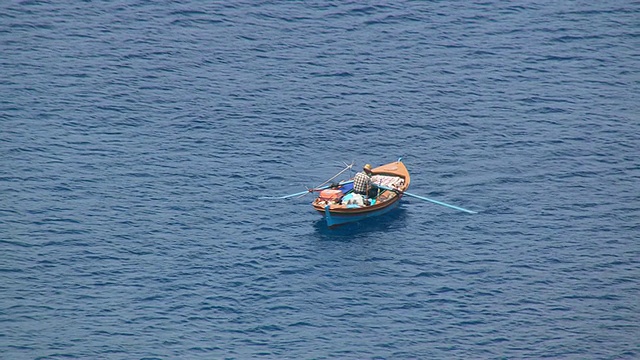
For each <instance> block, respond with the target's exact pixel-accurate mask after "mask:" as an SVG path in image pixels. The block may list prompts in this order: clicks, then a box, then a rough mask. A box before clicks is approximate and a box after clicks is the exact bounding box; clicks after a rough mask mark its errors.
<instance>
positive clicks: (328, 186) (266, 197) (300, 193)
mask: <svg viewBox="0 0 640 360" xmlns="http://www.w3.org/2000/svg"><path fill="white" fill-rule="evenodd" d="M352 182H353V180H349V181H343V182H340V183H338V185H345V184H348V183H352ZM331 186H333V184H330V185H325V186H321V187H318V188H315V189H309V190H305V191H300V192H298V193H295V194H289V195H284V196H263V197H261V198H260V199H262V200H264V199H267V200H275V199H289V198H292V197H296V196H301V195H306V194H308V193H310V192H317V191H322V190H324V189H328V188H330V187H331Z"/></svg>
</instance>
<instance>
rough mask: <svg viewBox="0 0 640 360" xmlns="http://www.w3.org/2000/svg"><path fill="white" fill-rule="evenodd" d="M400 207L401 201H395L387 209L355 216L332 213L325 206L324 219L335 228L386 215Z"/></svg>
mask: <svg viewBox="0 0 640 360" xmlns="http://www.w3.org/2000/svg"><path fill="white" fill-rule="evenodd" d="M398 200H399V199H398ZM398 206H400V201H395V202H394V203H393V204H390V205H388V206H387V207H384V208H381V209H378V210H376V211H369V212H361V213H353V214H342V213H332V212H331V210H330V206H329V205H327V206H325V210H324V217H325V220H326V221H327V226H328V227H334V226H338V225H343V224H348V223H352V222H356V221H362V220H364V219H368V218H372V217H376V216H380V215H384V214H386V213H388V212H390V211H392V210H394V209H396V208H397V207H398Z"/></svg>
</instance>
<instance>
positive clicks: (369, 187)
mask: <svg viewBox="0 0 640 360" xmlns="http://www.w3.org/2000/svg"><path fill="white" fill-rule="evenodd" d="M353 192H355V193H356V194H360V195H362V196H365V197H368V198H370V199H373V198H375V197H376V195H378V189H377V188H376V187H375V184H374V183H373V182H372V181H371V165H370V164H366V165H365V166H363V167H362V171H360V172H359V173H357V174H356V176H355V177H354V178H353Z"/></svg>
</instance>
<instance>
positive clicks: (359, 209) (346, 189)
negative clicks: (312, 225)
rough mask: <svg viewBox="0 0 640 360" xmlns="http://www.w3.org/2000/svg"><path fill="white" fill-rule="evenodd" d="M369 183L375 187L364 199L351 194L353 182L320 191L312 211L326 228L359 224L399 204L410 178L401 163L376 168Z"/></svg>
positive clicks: (345, 182)
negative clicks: (367, 197) (321, 217)
mask: <svg viewBox="0 0 640 360" xmlns="http://www.w3.org/2000/svg"><path fill="white" fill-rule="evenodd" d="M371 173H372V176H371V179H372V182H373V183H374V184H376V185H378V186H379V187H378V193H377V195H376V196H375V198H372V199H364V198H360V195H357V194H354V193H353V180H350V181H344V182H341V183H339V184H337V185H336V186H333V187H331V188H328V189H324V190H322V191H321V192H320V193H319V195H318V197H317V198H316V199H315V200H314V201H313V203H312V205H313V208H314V209H315V210H316V211H318V212H319V213H321V214H322V215H323V216H324V217H325V219H326V221H327V226H329V227H333V226H336V225H340V224H345V223H350V222H354V221H360V220H363V219H366V218H370V217H374V216H379V215H383V214H386V213H388V212H389V211H391V210H393V209H395V208H397V207H398V206H399V205H400V199H401V198H402V195H403V194H404V193H405V191H406V190H407V189H409V183H410V182H411V177H410V176H409V171H408V170H407V168H406V167H405V166H404V164H403V163H402V161H401V160H400V159H399V160H398V161H395V162H392V163H389V164H385V165H382V166H378V167H376V168H374V169H372V171H371Z"/></svg>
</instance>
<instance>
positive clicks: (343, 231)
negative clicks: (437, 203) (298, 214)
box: [313, 207, 407, 241]
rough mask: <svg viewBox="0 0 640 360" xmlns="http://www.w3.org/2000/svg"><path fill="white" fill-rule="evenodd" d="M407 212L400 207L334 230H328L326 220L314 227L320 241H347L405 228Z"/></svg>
mask: <svg viewBox="0 0 640 360" xmlns="http://www.w3.org/2000/svg"><path fill="white" fill-rule="evenodd" d="M406 216H407V210H405V209H403V208H402V207H399V208H398V209H395V210H393V211H391V212H389V213H388V214H384V215H381V216H377V217H372V218H369V219H365V220H361V221H358V222H354V223H348V224H343V225H340V226H336V227H334V228H331V229H330V228H328V227H327V223H326V221H325V219H324V218H320V219H319V220H317V221H316V222H315V223H314V224H313V227H314V228H315V230H316V231H315V232H316V235H317V236H318V238H319V240H329V241H347V240H350V239H353V238H356V237H361V236H362V235H370V234H374V233H378V232H387V231H389V230H393V229H397V228H401V227H404V226H405V222H406Z"/></svg>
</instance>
